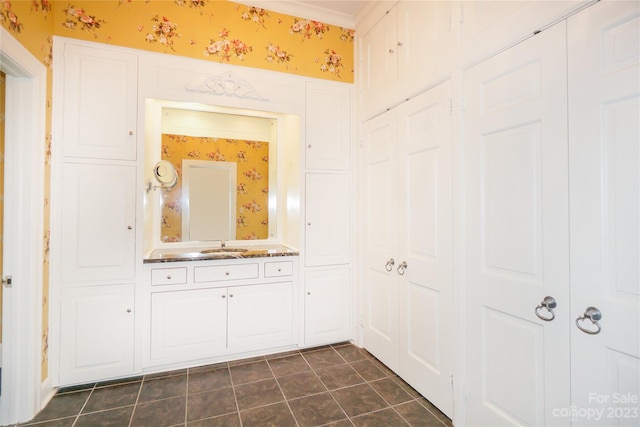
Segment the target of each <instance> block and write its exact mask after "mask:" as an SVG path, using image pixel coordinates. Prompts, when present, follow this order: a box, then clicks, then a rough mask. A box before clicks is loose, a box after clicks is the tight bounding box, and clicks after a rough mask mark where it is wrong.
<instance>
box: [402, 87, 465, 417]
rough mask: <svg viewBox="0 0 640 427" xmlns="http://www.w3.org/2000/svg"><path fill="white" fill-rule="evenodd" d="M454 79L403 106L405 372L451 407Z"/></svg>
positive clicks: (428, 393) (421, 388)
mask: <svg viewBox="0 0 640 427" xmlns="http://www.w3.org/2000/svg"><path fill="white" fill-rule="evenodd" d="M449 100H450V83H449V82H446V83H443V84H441V85H439V86H437V87H435V88H433V89H431V90H429V91H428V92H426V93H424V94H422V95H419V96H418V97H416V98H413V99H412V100H410V101H408V102H406V103H404V104H402V105H400V106H399V107H398V117H399V118H398V123H399V141H400V148H399V152H400V160H399V168H400V169H401V171H403V173H401V175H400V176H401V177H402V180H401V181H400V182H399V185H398V191H399V195H400V202H399V205H400V207H401V209H400V213H399V217H398V232H399V236H400V245H399V246H400V254H401V255H400V258H399V259H398V261H399V262H406V263H407V267H406V269H404V271H403V269H398V268H396V273H398V274H400V273H402V276H404V277H403V278H404V280H401V282H400V284H401V287H400V290H401V291H400V342H401V343H400V375H401V376H402V377H403V378H404V379H405V381H407V382H408V383H409V384H411V386H413V387H414V388H415V389H416V390H418V391H419V392H420V393H422V395H423V396H424V397H426V398H427V399H428V400H429V401H430V402H431V403H433V404H434V405H436V406H437V407H438V408H439V409H440V410H441V411H443V412H444V413H445V414H447V415H448V416H451V415H452V412H453V407H452V406H453V397H452V393H451V391H452V390H451V380H450V374H451V373H452V370H453V366H452V362H453V351H452V349H453V348H452V337H453V334H454V331H453V327H452V324H453V317H452V312H453V305H452V288H453V284H452V245H451V242H452V238H453V237H452V222H451V215H452V199H451V194H452V193H451V191H452V187H451V185H452V178H453V177H452V169H451V167H452V139H451V138H452V135H451V116H450V114H449V108H448V107H449Z"/></svg>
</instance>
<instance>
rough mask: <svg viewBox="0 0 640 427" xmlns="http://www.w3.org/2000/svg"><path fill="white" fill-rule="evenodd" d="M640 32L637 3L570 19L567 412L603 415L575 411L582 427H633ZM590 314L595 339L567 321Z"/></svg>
mask: <svg viewBox="0 0 640 427" xmlns="http://www.w3.org/2000/svg"><path fill="white" fill-rule="evenodd" d="M639 33H640V3H638V2H606V1H605V2H601V3H598V4H596V5H593V6H591V7H590V8H588V9H587V10H585V11H582V12H580V13H579V14H577V15H575V16H574V17H572V18H571V19H569V21H568V43H569V46H568V54H569V161H570V168H569V171H570V175H569V183H570V191H569V194H570V196H571V198H570V207H571V208H570V212H571V221H570V223H571V233H570V236H571V318H570V319H569V320H570V322H571V323H570V324H571V330H572V332H571V405H572V406H571V407H572V408H574V407H576V408H580V409H583V408H589V409H590V410H593V411H600V412H599V413H598V414H599V415H593V416H591V417H590V418H588V417H587V416H586V415H585V413H584V412H582V411H581V412H577V413H576V419H575V421H576V425H581V426H582V425H599V426H610V425H628V426H631V425H638V423H639V422H640V414H638V411H639V410H640V409H639V408H640V406H639V404H638V399H639V396H640V267H639V265H640V262H639V261H640V241H639V239H640V172H639V171H640V143H639V140H640V126H639V122H640V121H639V120H638V118H639V117H640V78H639V76H640V37H639ZM587 307H596V308H598V309H599V310H600V312H601V314H602V319H601V320H600V321H599V323H600V327H601V328H602V329H601V332H600V333H598V334H589V333H585V332H583V331H581V330H579V329H578V328H577V327H576V325H575V323H574V322H575V319H576V318H578V317H581V316H583V315H584V313H585V311H586V309H587ZM579 324H580V326H581V327H582V328H584V329H586V330H587V331H591V332H595V331H597V328H596V325H594V324H592V323H591V321H589V320H588V319H587V320H584V321H580V322H579ZM591 414H595V412H592V413H591ZM572 415H573V412H572Z"/></svg>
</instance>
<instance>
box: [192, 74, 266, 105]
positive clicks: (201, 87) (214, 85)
mask: <svg viewBox="0 0 640 427" xmlns="http://www.w3.org/2000/svg"><path fill="white" fill-rule="evenodd" d="M185 88H186V89H187V90H189V91H192V92H202V93H211V94H214V95H229V96H236V97H238V98H249V99H258V100H261V101H268V100H269V98H268V97H266V96H264V95H262V94H261V93H260V92H258V91H257V90H256V89H255V88H254V87H253V85H252V84H251V83H249V82H248V81H246V80H242V79H240V78H238V77H237V76H235V75H234V74H233V73H230V72H227V73H222V74H220V75H219V76H212V77H209V78H208V79H206V80H204V81H200V82H197V83H191V84H187V85H186V87H185Z"/></svg>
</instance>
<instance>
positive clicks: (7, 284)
mask: <svg viewBox="0 0 640 427" xmlns="http://www.w3.org/2000/svg"><path fill="white" fill-rule="evenodd" d="M11 279H12V278H11V276H4V277H3V278H2V285H3V286H4V287H6V288H10V287H11V285H12V283H11Z"/></svg>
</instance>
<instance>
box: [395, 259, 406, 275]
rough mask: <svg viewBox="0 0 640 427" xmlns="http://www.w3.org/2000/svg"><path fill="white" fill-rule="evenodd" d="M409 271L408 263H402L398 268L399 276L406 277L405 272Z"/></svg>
mask: <svg viewBox="0 0 640 427" xmlns="http://www.w3.org/2000/svg"><path fill="white" fill-rule="evenodd" d="M406 269H407V261H402V262H401V263H400V265H399V266H398V268H397V270H396V271H397V272H398V274H399V275H401V276H404V271H405V270H406Z"/></svg>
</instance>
